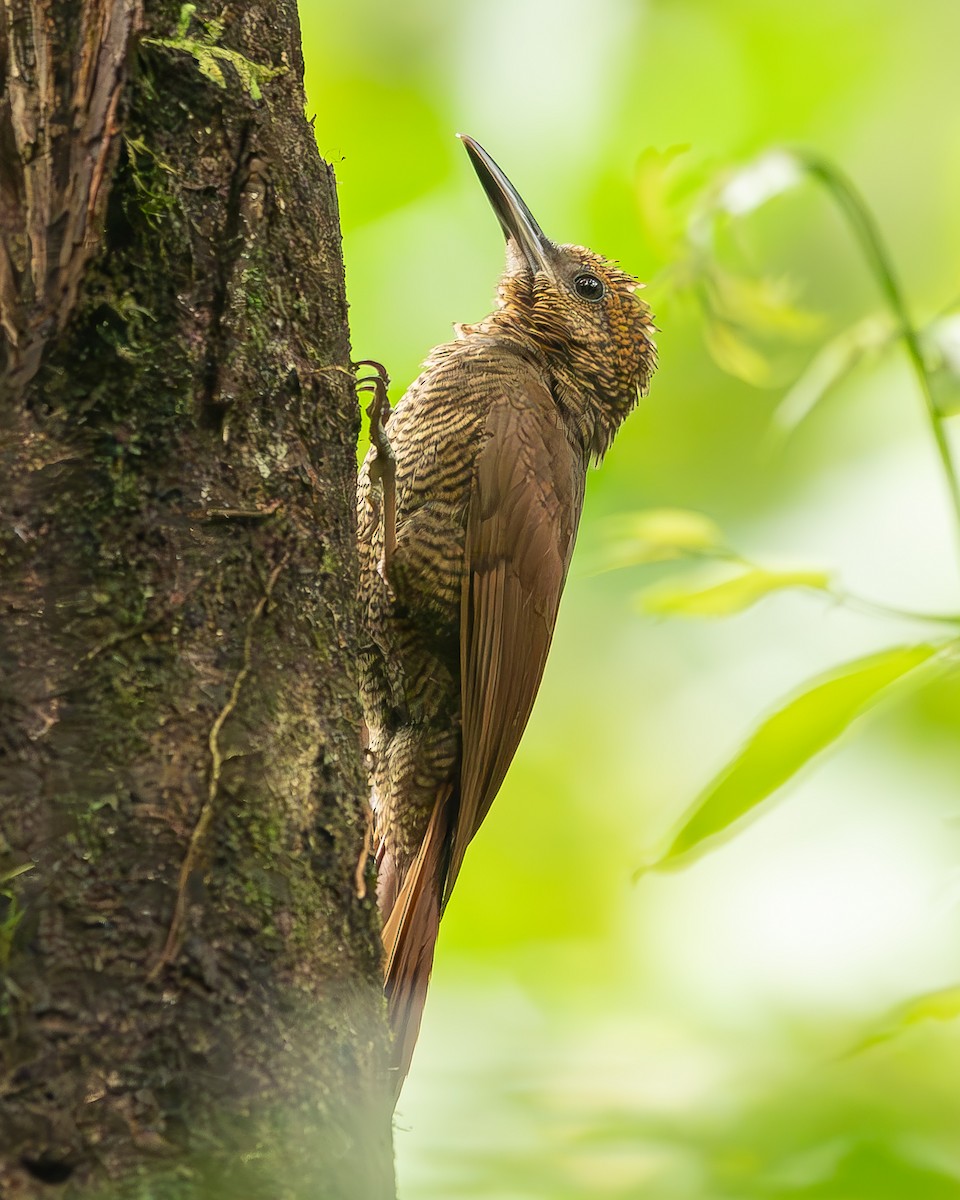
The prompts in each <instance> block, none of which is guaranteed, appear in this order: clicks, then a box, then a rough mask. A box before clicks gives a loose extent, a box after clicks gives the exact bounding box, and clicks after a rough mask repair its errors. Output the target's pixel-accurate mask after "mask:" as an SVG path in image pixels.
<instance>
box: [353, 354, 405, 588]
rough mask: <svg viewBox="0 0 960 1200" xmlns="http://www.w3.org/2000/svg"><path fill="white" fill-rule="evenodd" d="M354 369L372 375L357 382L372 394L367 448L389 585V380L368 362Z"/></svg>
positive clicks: (393, 534)
mask: <svg viewBox="0 0 960 1200" xmlns="http://www.w3.org/2000/svg"><path fill="white" fill-rule="evenodd" d="M353 365H354V367H371V368H372V369H373V371H374V374H373V375H365V376H363V378H361V379H359V380H358V381H357V391H358V392H370V393H372V399H371V401H370V403H369V404H368V405H367V409H366V412H367V416H368V417H369V419H370V444H371V446H372V447H373V450H374V458H373V461H372V462H371V464H370V468H369V469H370V480H371V482H379V483H380V487H381V490H382V492H383V557H382V558H381V560H380V574H381V575H382V577H383V578H384V579H385V580H387V582H388V583H389V581H390V566H391V563H392V561H393V555H394V552H395V551H396V548H397V459H396V456H395V455H394V453H393V447H392V446H391V445H390V439H389V438H388V437H387V430H386V423H387V421H388V420H389V419H390V411H391V410H390V398H389V397H388V395H387V388H388V387H389V386H390V376H389V375H388V374H387V372H386V369H385V368H384V367H383V365H382V364H381V363H378V362H376V361H374V360H373V359H370V358H364V359H361V360H360V361H359V362H356V363H354V364H353Z"/></svg>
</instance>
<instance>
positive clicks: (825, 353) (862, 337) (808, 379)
mask: <svg viewBox="0 0 960 1200" xmlns="http://www.w3.org/2000/svg"><path fill="white" fill-rule="evenodd" d="M896 337H897V329H896V327H895V325H894V323H893V321H891V320H890V318H889V317H887V316H886V315H884V316H879V317H878V316H874V317H867V318H866V319H865V320H863V321H858V322H857V323H856V325H854V326H852V328H850V329H847V330H845V331H844V332H843V333H842V334H841V335H840V336H839V337H836V338H834V339H833V340H832V341H829V342H827V344H826V345H825V346H824V347H823V348H822V349H821V350H819V351H818V352H817V354H815V355H814V357H813V359H812V360H811V362H810V364H809V366H808V367H807V369H806V370H805V371H804V372H803V374H802V375H801V376H800V378H799V379H798V380H797V381H796V383H794V384H793V386H792V387H791V388H790V389H789V390H788V391H787V392H786V394H785V395H784V397H783V399H782V400H781V401H780V403H779V404H778V405H777V408H776V411H775V412H774V414H773V426H774V428H775V430H776V431H777V432H778V433H780V434H790V433H792V432H793V431H794V430H795V429H796V428H797V426H798V425H799V424H800V423H801V421H803V420H804V419H805V418H806V417H807V416H808V415H809V414H810V413H811V412H812V411H813V409H814V408H816V406H817V405H818V404H819V403H820V401H821V400H822V399H823V397H824V396H825V395H826V394H827V393H828V392H829V391H831V390H832V389H833V388H835V387H836V386H837V384H839V383H840V382H841V381H842V380H843V379H844V378H845V377H846V376H847V375H849V374H850V372H851V371H853V370H854V368H855V367H856V366H857V365H858V364H859V363H860V362H861V361H862V360H863V359H864V358H865V357H866V356H867V355H868V354H871V353H874V352H875V351H878V350H881V349H882V348H883V347H884V346H888V345H889V344H890V343H891V342H892V341H893V340H894V339H895V338H896Z"/></svg>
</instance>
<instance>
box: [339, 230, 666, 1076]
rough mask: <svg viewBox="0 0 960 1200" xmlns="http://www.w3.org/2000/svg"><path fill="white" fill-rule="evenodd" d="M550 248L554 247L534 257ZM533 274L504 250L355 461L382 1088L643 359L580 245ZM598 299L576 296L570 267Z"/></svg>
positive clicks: (629, 293)
mask: <svg viewBox="0 0 960 1200" xmlns="http://www.w3.org/2000/svg"><path fill="white" fill-rule="evenodd" d="M545 253H547V252H546V251H545ZM547 258H548V260H549V261H547V260H545V262H546V265H545V266H544V268H543V270H540V271H538V272H537V273H536V274H535V275H534V274H532V273H531V271H530V269H529V264H525V263H524V262H523V260H522V258H521V257H519V256H518V255H517V254H516V253H515V252H514V251H513V250H510V251H509V252H508V270H507V273H506V274H505V275H504V277H503V279H502V280H501V285H500V293H499V299H500V307H499V308H498V310H497V311H496V312H494V313H492V314H491V315H490V316H488V317H487V318H486V319H485V320H483V321H482V322H480V323H479V324H477V325H464V326H460V327H458V334H459V340H458V341H456V342H453V343H451V344H449V345H446V346H440V347H437V348H436V349H435V350H434V351H433V352H432V353H431V355H430V357H429V358H428V360H427V362H426V363H425V364H424V370H423V373H422V374H421V375H420V377H419V378H418V379H417V380H416V381H415V382H414V383H413V385H412V386H411V387H410V388H409V389H408V391H407V393H406V395H405V396H404V397H403V399H402V400H401V401H400V403H399V405H398V406H397V408H396V409H395V411H394V412H393V414H392V416H391V417H390V419H389V422H388V424H387V434H388V437H389V441H390V444H391V446H392V449H393V453H394V456H395V462H396V480H395V483H396V549H395V552H394V553H393V555H392V556H391V560H390V565H389V570H383V571H382V570H381V566H382V564H384V563H385V553H384V552H385V543H386V542H388V541H389V539H388V538H385V533H386V532H388V531H386V530H385V526H384V514H385V512H386V511H387V509H388V507H389V506H388V505H387V504H386V503H385V496H384V492H383V486H382V471H381V470H380V468H379V467H378V468H377V469H374V470H371V467H375V466H376V464H375V463H374V462H373V459H374V458H375V457H376V452H371V455H369V456H368V458H367V460H366V462H365V463H364V466H363V468H362V469H361V472H360V479H359V486H358V510H357V511H358V524H359V535H360V537H359V549H360V577H361V589H360V601H361V609H362V614H363V627H364V630H365V632H366V635H367V640H366V645H365V646H364V648H363V651H362V654H361V660H360V680H361V694H362V699H363V706H364V715H365V718H366V722H367V725H368V727H369V730H370V740H369V752H370V760H371V764H372V771H371V802H372V805H373V810H374V832H375V836H376V838H377V841H378V844H379V848H378V856H377V862H378V900H379V903H380V908H381V914H382V921H383V941H384V947H385V952H386V967H385V984H384V987H385V991H386V995H387V998H388V1007H389V1012H390V1020H391V1025H392V1027H393V1030H394V1058H393V1064H392V1065H393V1069H394V1071H395V1081H394V1082H395V1090H396V1091H399V1087H400V1084H401V1083H402V1080H403V1076H404V1074H405V1073H406V1070H407V1067H408V1066H409V1063H410V1056H411V1054H412V1053H413V1047H414V1043H415V1041H416V1036H417V1031H418V1029H419V1025H420V1019H421V1015H422V1012H423V1004H424V1000H425V997H426V988H427V983H428V980H429V976H430V970H431V967H432V963H433V952H434V943H435V941H436V937H437V931H438V928H439V922H440V917H441V914H442V912H443V909H444V907H445V906H446V903H447V901H448V900H449V898H450V894H451V891H452V889H453V886H454V883H455V882H456V879H457V877H458V875H459V872H460V869H461V866H462V864H463V861H464V855H465V853H466V849H467V846H468V845H469V843H470V841H471V839H472V838H473V837H474V835H475V834H476V832H477V830H478V829H479V827H480V824H481V823H482V821H483V819H484V817H485V816H486V814H487V812H488V810H489V808H490V805H491V804H492V802H493V800H494V797H495V796H496V794H497V791H498V789H499V788H500V786H501V784H502V782H503V779H504V776H505V775H506V773H507V770H508V768H509V766H510V763H511V761H512V759H513V756H514V754H515V753H516V750H517V746H518V744H519V742H520V737H521V735H522V733H523V730H524V727H525V726H526V723H527V719H528V718H529V716H530V712H531V709H532V707H533V703H534V699H535V697H536V693H537V688H538V687H539V685H540V680H541V677H542V675H543V670H544V666H545V663H546V658H547V652H548V650H549V647H550V641H551V639H552V637H553V630H554V626H555V624H556V619H557V610H558V608H559V604H560V596H561V592H562V590H563V585H564V581H565V579H566V574H567V569H568V567H569V564H570V558H571V554H572V551H573V543H574V538H575V536H576V530H577V524H578V522H579V519H580V511H581V507H582V504H583V493H584V481H585V475H586V470H587V465H588V463H589V462H590V460H591V458H599V457H602V455H603V453H604V452H605V450H606V449H607V447H608V446H609V444H610V442H611V441H612V438H613V436H614V434H615V432H616V430H617V428H618V427H619V425H620V423H621V422H622V421H623V419H624V417H625V416H626V415H627V413H628V412H629V411H630V409H631V408H632V406H633V405H634V403H635V402H636V397H637V394H638V391H642V390H643V389H645V387H646V383H647V380H648V378H649V375H650V373H651V371H652V370H653V367H654V365H655V362H656V353H655V349H654V346H653V342H652V340H651V330H652V321H651V318H650V314H649V310H648V309H647V308H646V306H645V305H643V304H642V302H641V301H639V300H638V299H637V298H636V297H635V296H634V294H633V289H634V288H635V286H636V281H635V280H633V279H631V277H630V276H628V275H626V274H625V273H624V272H622V271H620V270H619V268H617V267H615V266H614V265H613V264H611V263H609V262H607V261H606V260H603V259H601V258H600V257H599V256H597V255H594V254H592V253H591V252H590V251H588V250H583V249H582V248H580V247H570V246H554V247H552V249H551V250H549V253H548V255H547ZM584 272H587V273H592V274H593V275H595V276H596V277H597V278H598V279H601V280H602V281H603V285H604V288H605V291H604V299H603V302H602V303H601V304H590V303H586V302H584V301H582V300H580V299H577V298H576V295H575V291H574V290H573V285H574V283H575V281H576V280H577V279H579V278H581V277H582V275H583V273H584Z"/></svg>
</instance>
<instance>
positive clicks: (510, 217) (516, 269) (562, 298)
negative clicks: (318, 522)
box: [460, 134, 657, 457]
mask: <svg viewBox="0 0 960 1200" xmlns="http://www.w3.org/2000/svg"><path fill="white" fill-rule="evenodd" d="M460 137H461V140H462V141H463V143H464V145H465V146H466V148H467V152H468V154H469V155H470V159H471V161H472V163H473V166H474V169H475V170H476V172H477V175H478V176H479V178H480V182H481V183H482V184H483V188H484V191H485V192H486V193H487V198H488V199H489V201H490V203H491V205H492V206H493V210H494V212H495V213H496V214H497V218H498V220H499V221H500V225H501V228H502V229H503V232H504V235H505V237H506V239H507V269H506V271H505V272H504V275H503V277H502V278H501V280H500V286H499V289H498V300H499V310H498V311H497V312H496V313H494V314H493V316H492V317H491V318H488V321H487V322H483V323H482V324H481V325H480V326H464V327H463V330H464V332H466V333H469V332H471V331H473V330H478V331H479V330H483V331H484V332H488V331H489V330H490V328H491V326H492V327H495V328H496V329H498V330H502V331H504V332H506V333H508V334H509V335H510V336H511V337H514V338H516V339H518V340H520V341H525V342H527V343H528V344H532V346H533V348H534V349H535V350H536V351H538V353H539V354H540V355H541V356H542V357H543V359H544V360H545V361H546V363H547V365H548V367H549V369H550V372H551V375H552V376H553V378H554V381H555V384H556V387H555V395H556V397H557V400H558V403H559V404H560V405H561V407H562V408H565V409H567V412H566V414H565V415H567V416H568V417H569V418H570V419H572V420H573V421H574V422H575V424H576V425H577V426H578V427H579V429H580V431H581V433H582V434H583V436H584V440H585V443H586V444H587V446H588V448H589V449H590V450H591V451H592V452H593V453H594V454H596V455H597V456H598V457H600V456H602V455H603V453H604V452H605V451H606V449H607V447H608V446H609V444H610V442H611V441H612V440H613V436H614V434H615V433H616V431H617V429H618V428H619V426H620V424H621V422H622V421H623V419H624V417H626V415H627V413H628V412H629V411H630V409H631V408H633V406H634V404H635V403H636V401H637V396H638V395H641V394H643V393H644V392H645V391H646V388H647V384H648V382H649V379H650V376H651V375H652V373H653V371H654V368H655V367H656V358H657V354H656V346H655V344H654V341H653V332H654V328H655V327H654V324H653V317H652V314H651V312H650V309H649V308H648V307H647V305H646V304H644V303H643V301H642V300H641V299H640V298H639V297H638V296H637V295H636V289H637V288H638V287H639V286H640V284H639V282H638V280H636V279H634V278H633V277H632V276H631V275H628V274H627V273H626V272H625V271H621V270H620V268H619V267H618V266H617V265H616V263H613V262H611V261H610V260H609V259H605V258H603V257H601V256H600V255H599V254H595V253H594V252H593V251H592V250H587V249H585V248H584V247H582V246H560V245H557V244H556V243H555V242H552V241H550V239H549V238H547V237H546V236H545V235H544V233H543V232H542V231H541V229H540V226H539V225H538V224H537V222H536V221H535V220H534V218H533V216H532V215H531V213H530V210H529V209H528V208H527V206H526V204H524V202H523V200H522V199H521V198H520V195H519V194H518V192H517V190H516V188H514V186H513V185H512V184H511V183H510V181H509V179H507V177H506V175H504V173H503V171H501V170H500V168H499V167H498V166H497V164H496V163H495V162H494V161H493V159H492V158H491V157H490V155H489V154H487V152H486V151H485V150H484V149H483V147H482V146H480V145H479V144H478V143H477V142H475V141H474V140H473V138H470V137H467V136H466V135H465V134H461V135H460Z"/></svg>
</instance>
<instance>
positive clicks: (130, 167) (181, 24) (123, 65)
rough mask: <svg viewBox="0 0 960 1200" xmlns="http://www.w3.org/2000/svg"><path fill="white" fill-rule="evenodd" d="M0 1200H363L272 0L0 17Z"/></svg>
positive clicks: (351, 408) (364, 946)
mask: <svg viewBox="0 0 960 1200" xmlns="http://www.w3.org/2000/svg"><path fill="white" fill-rule="evenodd" d="M0 86H2V96H0V218H2V239H0V326H2V341H3V350H2V354H3V359H2V362H0V382H2V387H3V391H2V395H0V1038H2V1042H0V1196H3V1197H4V1198H7V1197H10V1198H11V1200H13V1198H20V1197H37V1196H44V1197H46V1196H48V1195H49V1194H51V1193H52V1192H54V1191H56V1192H58V1193H59V1194H60V1195H61V1196H85V1195H96V1196H97V1197H98V1198H99V1197H104V1196H113V1195H117V1196H138V1197H141V1196H142V1197H146V1196H151V1197H167V1196H171V1197H172V1196H176V1197H178V1200H180V1198H184V1197H190V1196H197V1197H200V1196H202V1197H204V1200H206V1198H208V1197H215V1196H220V1195H223V1196H230V1197H237V1198H241V1200H254V1198H259V1197H263V1198H264V1200H267V1198H269V1200H275V1198H279V1197H300V1196H304V1197H306V1196H310V1197H324V1198H325V1200H326V1198H328V1197H344V1198H347V1197H349V1198H350V1200H357V1198H364V1197H377V1198H379V1197H390V1196H392V1195H393V1194H394V1188H393V1168H392V1160H391V1149H390V1103H389V1096H388V1089H387V1086H386V1081H385V1078H384V1062H385V1055H384V1051H385V1029H384V1021H383V1012H382V998H381V990H380V948H379V937H378V930H377V918H376V911H375V903H374V898H373V891H374V889H373V887H372V886H371V879H370V871H369V870H368V869H365V867H364V856H363V847H364V844H365V831H366V802H365V797H364V790H365V789H364V771H363V764H362V750H361V743H360V736H359V730H360V713H359V706H358V700H357V689H356V683H355V678H354V664H355V656H356V640H357V639H356V624H355V618H356V613H355V593H356V571H357V568H356V552H355V527H354V516H353V511H354V510H353V494H354V483H355V466H356V460H355V451H354V447H355V441H356V433H357V405H356V398H355V393H354V390H353V386H352V381H351V378H350V371H349V344H348V335H347V324H346V304H345V299H344V288H343V269H342V261H341V253H340V239H339V228H338V219H337V212H336V197H335V191H334V181H333V175H332V172H331V170H330V168H329V167H327V166H326V165H325V164H323V163H322V162H321V160H320V158H319V156H318V154H317V151H316V146H315V142H314V138H313V135H312V131H311V129H310V127H309V125H308V124H307V122H306V120H305V119H304V116H303V105H304V98H303V89H302V61H301V54H300V44H299V27H298V22H297V13H296V5H295V3H294V0H280V2H279V3H277V4H269V5H268V4H263V3H260V2H258V0H235V2H234V3H232V4H231V5H230V7H229V9H227V10H225V11H222V10H221V8H220V6H211V7H209V8H207V7H206V6H205V5H204V4H202V3H201V4H200V6H199V8H198V10H197V11H192V6H186V7H184V8H183V9H182V10H181V8H180V5H179V3H175V2H174V3H171V2H169V0H145V3H143V4H142V6H141V3H140V0H5V3H4V6H3V8H2V12H0Z"/></svg>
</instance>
